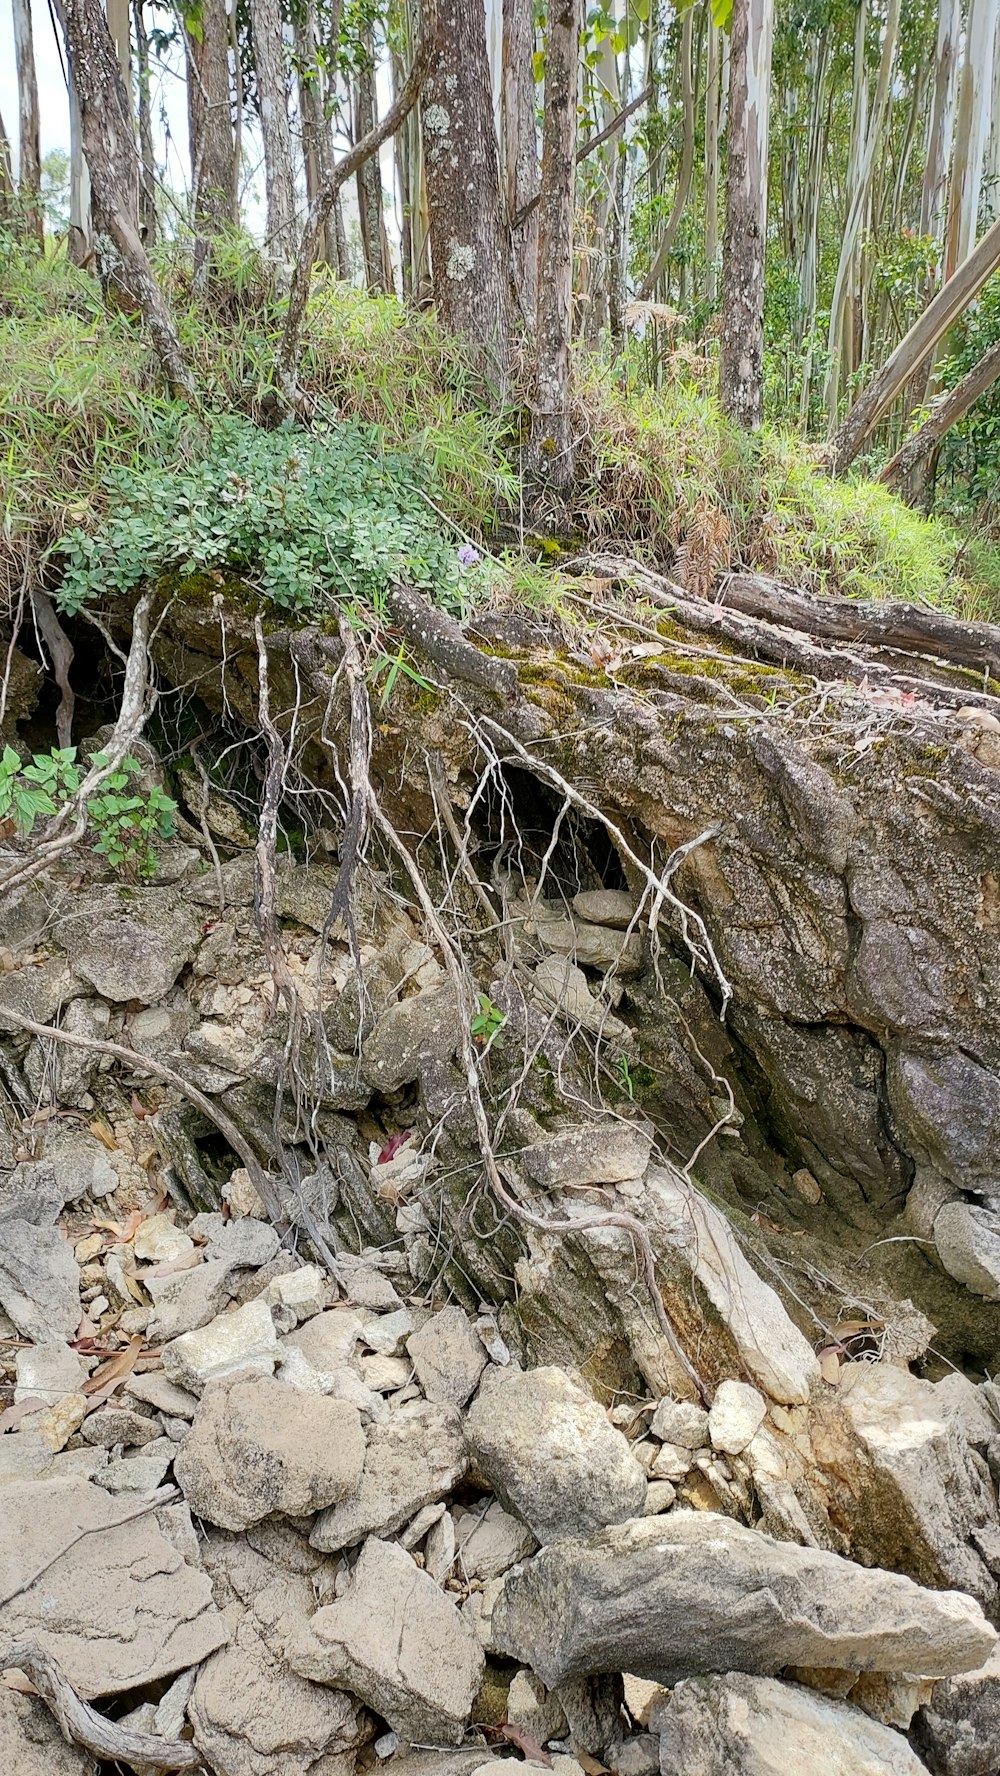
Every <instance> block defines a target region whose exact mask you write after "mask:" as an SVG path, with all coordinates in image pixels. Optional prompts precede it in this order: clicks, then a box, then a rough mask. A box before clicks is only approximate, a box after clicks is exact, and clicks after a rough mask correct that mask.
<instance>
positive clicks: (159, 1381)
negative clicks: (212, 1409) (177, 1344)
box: [123, 1369, 198, 1418]
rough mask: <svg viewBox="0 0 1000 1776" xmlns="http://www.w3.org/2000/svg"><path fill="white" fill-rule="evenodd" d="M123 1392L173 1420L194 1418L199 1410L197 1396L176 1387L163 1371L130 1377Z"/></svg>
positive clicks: (153, 1371)
mask: <svg viewBox="0 0 1000 1776" xmlns="http://www.w3.org/2000/svg"><path fill="white" fill-rule="evenodd" d="M123 1391H124V1392H125V1393H126V1394H131V1396H132V1398H133V1399H134V1400H143V1401H144V1402H145V1403H146V1405H147V1406H153V1407H155V1408H156V1411H157V1412H163V1413H166V1414H167V1416H168V1417H171V1418H193V1417H194V1415H195V1413H196V1411H197V1410H198V1396H197V1394H190V1393H188V1391H187V1389H186V1388H180V1387H177V1386H175V1384H174V1383H173V1382H172V1381H168V1380H167V1378H166V1376H165V1375H164V1374H163V1371H162V1370H161V1369H152V1370H149V1371H147V1372H146V1374H144V1375H135V1374H133V1375H130V1376H129V1378H128V1380H127V1382H126V1383H125V1387H124V1390H123Z"/></svg>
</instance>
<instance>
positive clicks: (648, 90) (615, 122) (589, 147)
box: [510, 81, 653, 233]
mask: <svg viewBox="0 0 1000 1776" xmlns="http://www.w3.org/2000/svg"><path fill="white" fill-rule="evenodd" d="M652 91H653V83H652V81H649V82H648V84H647V85H646V86H644V87H643V89H642V91H641V92H640V93H636V96H635V98H634V99H630V100H629V102H628V104H627V105H623V106H622V108H621V110H620V111H619V112H618V115H617V116H616V117H613V118H612V119H611V122H610V123H606V124H605V126H604V128H603V129H602V130H598V132H597V135H596V136H588V138H587V140H586V141H585V142H584V144H583V146H582V148H578V149H577V151H576V164H577V166H579V165H580V162H581V161H582V160H586V159H587V156H588V155H589V154H593V152H594V149H595V148H600V147H601V146H602V144H603V143H604V142H606V141H608V139H609V138H610V137H611V136H615V135H617V134H618V131H619V130H620V129H621V127H622V124H623V123H627V122H628V120H629V118H630V117H631V115H632V113H633V111H638V109H639V106H640V105H644V104H645V103H646V100H647V99H648V98H649V97H650V96H651V94H652ZM541 196H542V194H541V192H540V191H536V193H535V195H534V197H533V198H531V199H530V200H529V202H528V203H526V204H523V205H522V206H521V208H520V209H519V210H518V211H517V214H516V215H514V216H512V217H511V219H510V225H511V228H512V230H514V232H515V233H516V231H517V230H518V229H519V228H523V227H524V224H525V223H526V222H527V220H528V217H529V216H533V215H534V213H535V211H536V210H537V208H538V205H539V203H540V202H541Z"/></svg>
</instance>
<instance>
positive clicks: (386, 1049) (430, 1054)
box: [361, 987, 458, 1092]
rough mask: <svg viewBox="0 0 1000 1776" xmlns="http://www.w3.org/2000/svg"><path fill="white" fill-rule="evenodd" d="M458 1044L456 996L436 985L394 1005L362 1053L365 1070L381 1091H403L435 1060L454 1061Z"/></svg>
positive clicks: (375, 1029)
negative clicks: (403, 1087)
mask: <svg viewBox="0 0 1000 1776" xmlns="http://www.w3.org/2000/svg"><path fill="white" fill-rule="evenodd" d="M457 1045H458V1017H457V1012H456V1008H455V996H454V994H453V993H452V991H451V989H450V988H449V987H432V988H431V989H430V990H429V991H427V992H423V993H417V994H415V995H414V997H413V998H412V999H401V1000H399V1002H398V1003H397V1004H396V1005H390V1006H389V1008H388V1010H387V1011H385V1012H383V1014H382V1016H381V1017H380V1018H379V1020H378V1023H377V1024H376V1026H375V1028H374V1030H373V1031H372V1033H371V1035H370V1036H369V1037H368V1038H367V1040H366V1041H365V1043H364V1044H363V1046H362V1050H361V1054H362V1060H363V1062H364V1070H365V1073H366V1075H367V1076H368V1078H369V1079H370V1080H371V1081H372V1084H373V1085H376V1086H377V1087H378V1089H379V1091H383V1092H385V1091H399V1089H400V1087H401V1086H404V1085H412V1084H413V1083H414V1082H415V1081H416V1080H418V1079H419V1078H420V1076H421V1074H422V1073H423V1071H424V1069H425V1068H426V1067H427V1066H428V1065H430V1064H431V1063H432V1062H435V1061H437V1062H441V1061H448V1060H450V1059H451V1057H452V1055H453V1054H454V1053H455V1049H456V1047H457Z"/></svg>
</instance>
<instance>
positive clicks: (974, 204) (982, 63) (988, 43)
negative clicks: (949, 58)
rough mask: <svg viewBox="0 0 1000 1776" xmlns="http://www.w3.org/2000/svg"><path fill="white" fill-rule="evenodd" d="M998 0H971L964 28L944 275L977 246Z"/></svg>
mask: <svg viewBox="0 0 1000 1776" xmlns="http://www.w3.org/2000/svg"><path fill="white" fill-rule="evenodd" d="M998 16H1000V0H970V4H969V16H968V20H967V22H966V27H965V59H964V62H963V64H962V78H961V83H960V86H959V94H958V120H957V125H956V130H955V159H954V163H953V165H952V172H951V191H950V194H949V202H948V231H947V236H946V239H945V259H944V275H945V277H946V278H949V277H951V275H952V273H953V272H954V271H955V270H956V269H957V267H958V266H959V265H961V263H962V261H963V260H964V259H967V258H968V257H969V254H970V253H971V251H972V249H973V247H974V246H975V244H976V232H977V225H978V221H979V193H980V191H981V190H982V183H983V161H984V159H985V156H986V144H987V142H988V140H989V133H990V106H991V103H992V98H993V52H994V45H995V42H996V33H997V19H998Z"/></svg>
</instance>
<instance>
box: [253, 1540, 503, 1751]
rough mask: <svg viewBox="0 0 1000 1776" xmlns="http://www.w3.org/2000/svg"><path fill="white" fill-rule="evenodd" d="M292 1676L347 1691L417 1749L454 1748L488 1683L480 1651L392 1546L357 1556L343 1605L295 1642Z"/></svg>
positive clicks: (318, 1618)
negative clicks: (482, 1686)
mask: <svg viewBox="0 0 1000 1776" xmlns="http://www.w3.org/2000/svg"><path fill="white" fill-rule="evenodd" d="M287 1656H288V1661H289V1664H290V1665H291V1666H292V1668H293V1670H295V1671H298V1672H299V1673H300V1674H301V1675H302V1676H303V1677H308V1678H311V1679H312V1681H313V1682H314V1683H325V1684H335V1685H342V1686H343V1687H345V1688H347V1689H349V1690H351V1692H352V1693H353V1694H354V1695H356V1696H358V1697H360V1699H361V1700H362V1702H365V1703H367V1704H368V1706H369V1707H370V1708H372V1709H374V1710H375V1712H376V1713H377V1714H380V1715H382V1717H383V1718H384V1719H385V1720H386V1721H388V1723H389V1726H390V1727H392V1728H393V1729H394V1730H395V1731H396V1732H397V1733H399V1734H400V1735H401V1737H403V1738H404V1739H408V1740H410V1741H411V1742H412V1741H416V1743H417V1744H420V1743H423V1744H427V1743H431V1744H434V1743H439V1744H440V1743H444V1744H451V1745H457V1744H459V1743H460V1741H461V1739H462V1736H463V1733H464V1732H465V1726H466V1722H467V1721H468V1719H469V1715H470V1713H471V1711H472V1704H473V1702H474V1700H475V1697H476V1694H477V1692H478V1690H479V1686H480V1684H481V1682H482V1677H483V1670H484V1660H483V1654H482V1649H481V1647H480V1646H479V1644H478V1642H477V1641H476V1640H475V1638H474V1637H473V1635H472V1634H470V1632H469V1630H468V1628H467V1627H466V1625H465V1623H464V1622H463V1620H462V1617H461V1616H460V1614H459V1612H458V1610H457V1609H456V1608H455V1605H454V1604H453V1603H452V1602H451V1601H450V1599H449V1598H448V1597H447V1596H446V1594H445V1593H444V1592H443V1591H441V1590H439V1588H438V1586H437V1585H436V1584H435V1583H434V1581H433V1579H430V1578H428V1576H427V1574H426V1573H423V1572H421V1571H420V1569H419V1567H417V1566H416V1565H414V1562H413V1561H412V1560H411V1558H410V1556H409V1554H407V1553H406V1552H405V1551H404V1550H403V1549H402V1548H400V1547H398V1546H397V1545H396V1544H395V1543H392V1542H382V1541H377V1540H375V1539H372V1540H370V1541H367V1542H366V1543H365V1545H364V1547H363V1548H362V1550H361V1554H360V1557H359V1559H358V1562H357V1565H356V1566H355V1568H354V1572H353V1574H352V1575H351V1582H350V1585H349V1587H348V1589H347V1591H346V1593H345V1594H344V1596H343V1597H340V1598H338V1599H337V1601H336V1602H335V1603H331V1604H327V1605H326V1606H325V1607H324V1608H323V1609H320V1610H317V1612H316V1614H315V1615H314V1616H312V1617H311V1618H310V1620H309V1622H308V1623H307V1624H305V1625H304V1626H303V1628H302V1629H301V1630H299V1631H298V1632H294V1633H293V1635H292V1637H291V1638H290V1640H289V1644H288V1649H287Z"/></svg>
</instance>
